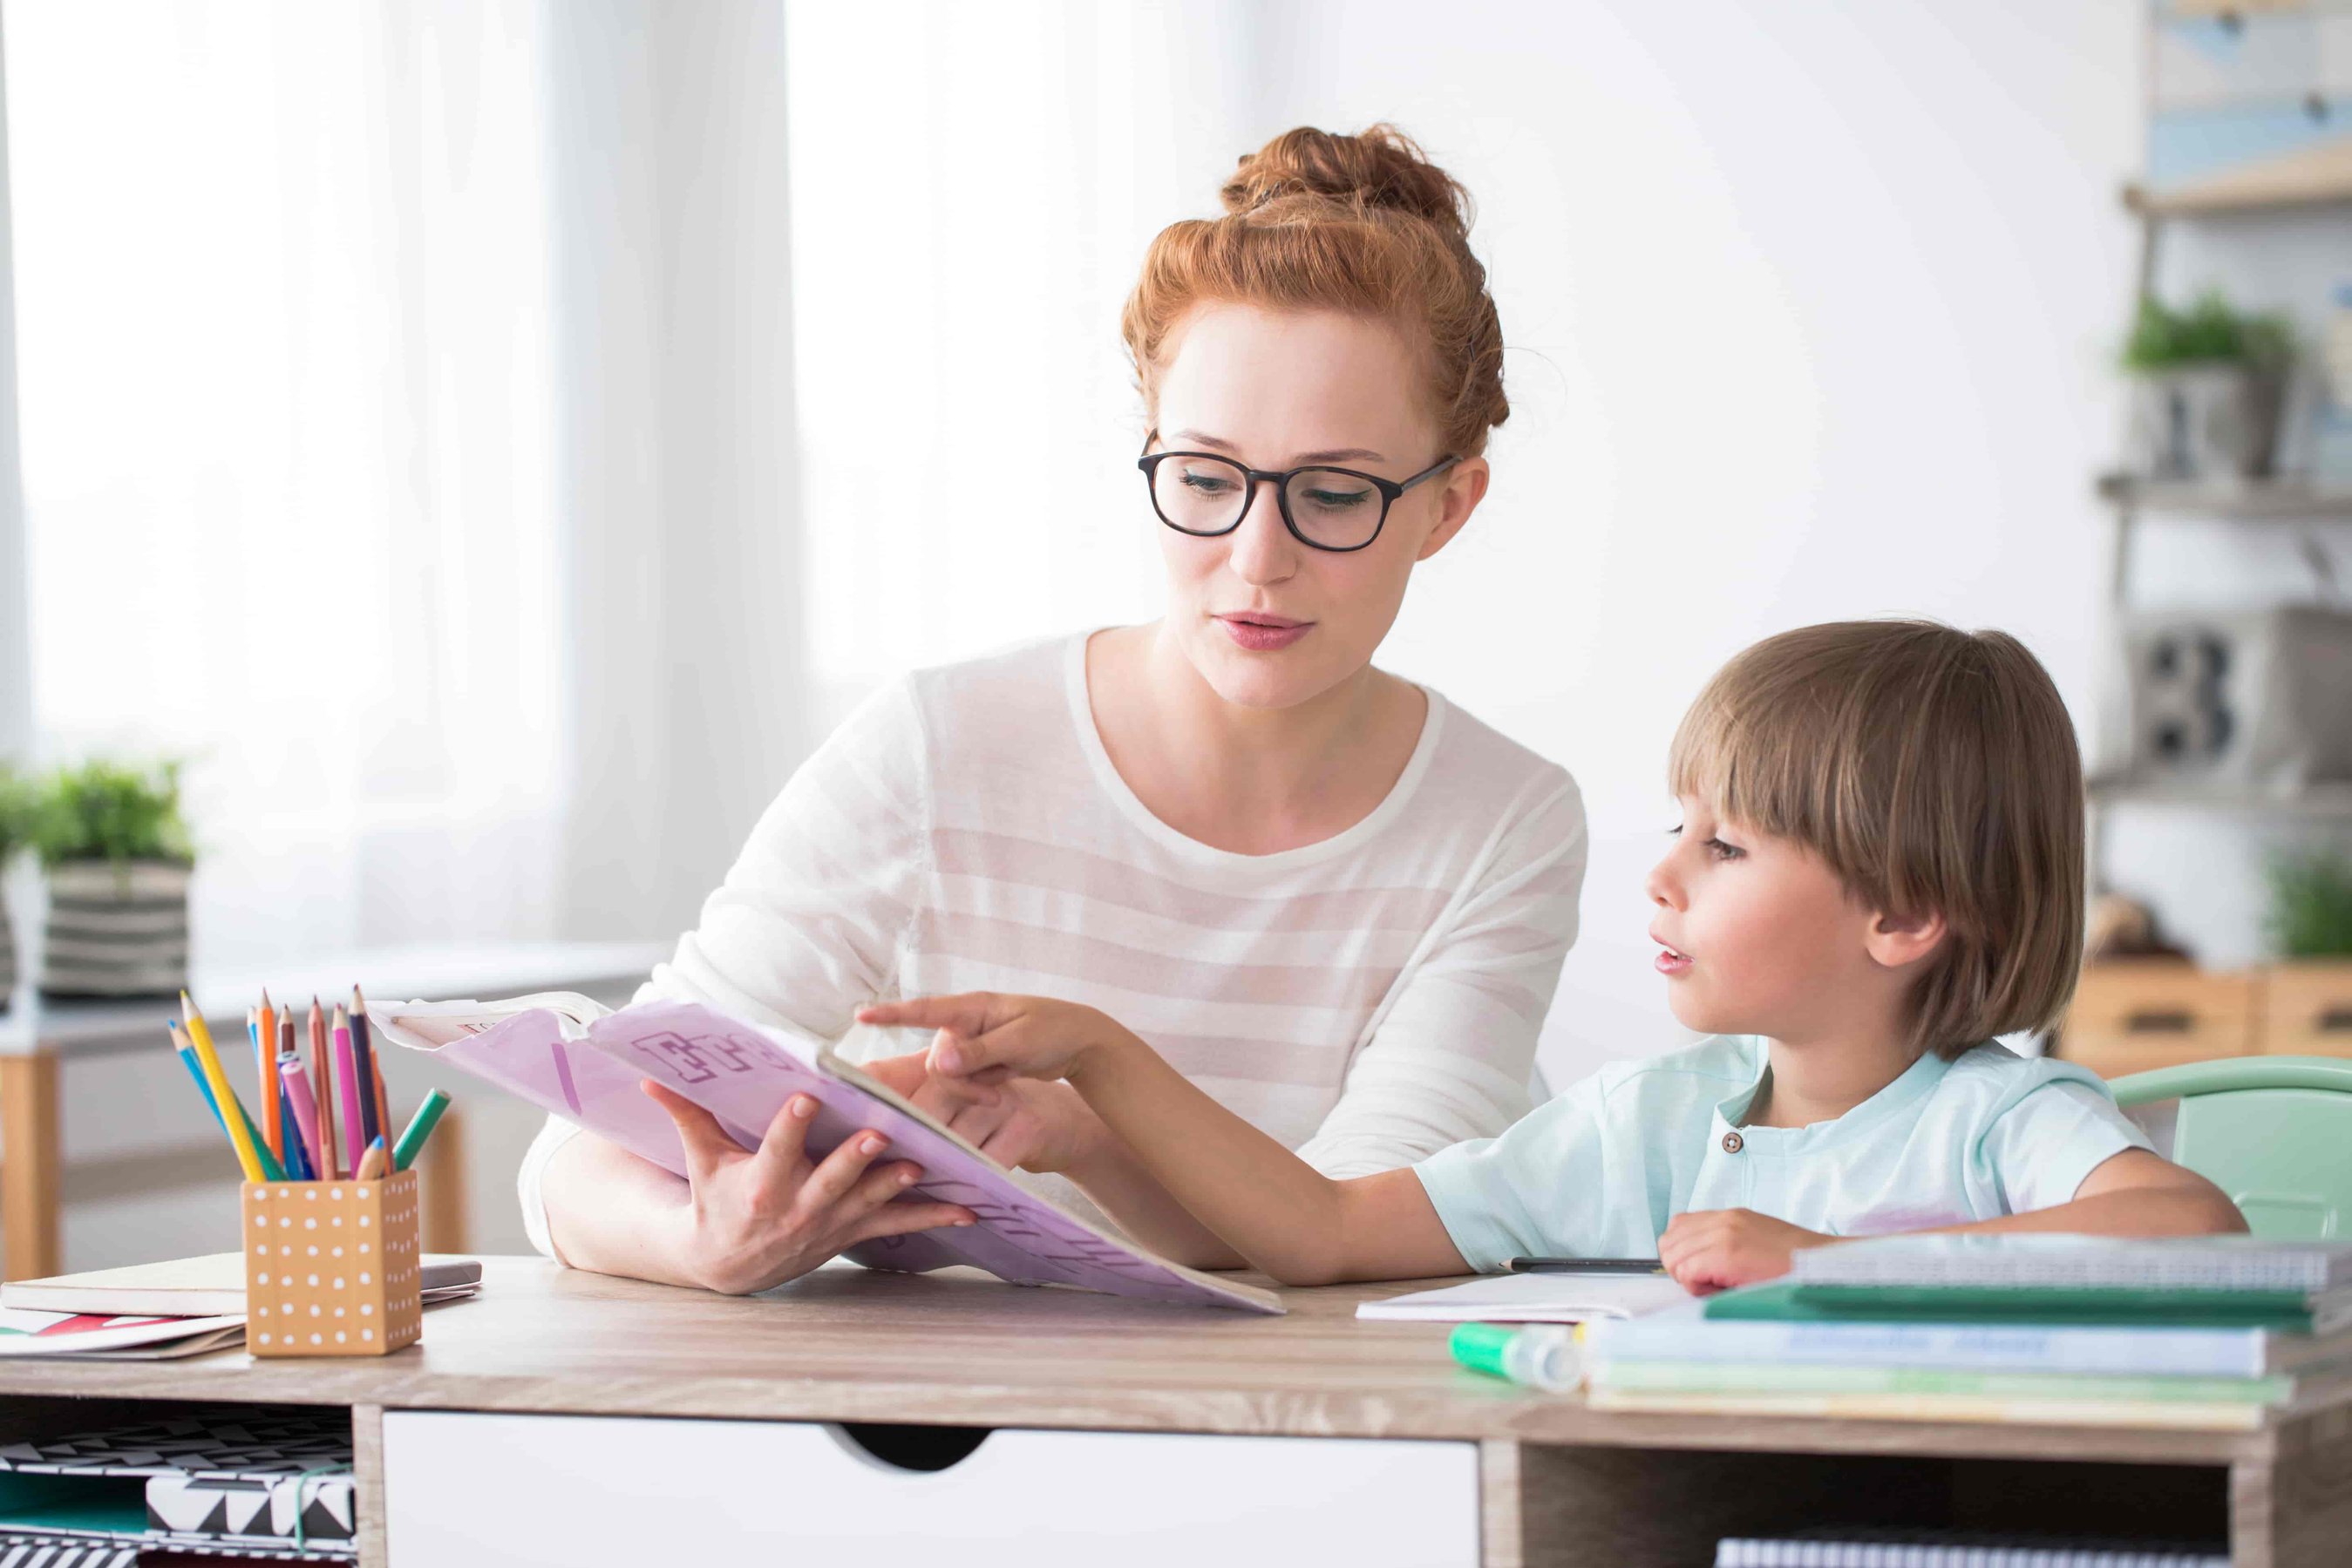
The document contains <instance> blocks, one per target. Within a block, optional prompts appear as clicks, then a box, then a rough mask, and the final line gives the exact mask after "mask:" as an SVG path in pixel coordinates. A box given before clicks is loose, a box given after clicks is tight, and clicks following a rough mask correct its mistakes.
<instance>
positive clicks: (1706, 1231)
mask: <svg viewBox="0 0 2352 1568" xmlns="http://www.w3.org/2000/svg"><path fill="white" fill-rule="evenodd" d="M1836 1239H1837V1238H1835V1237H1833V1236H1823V1235H1822V1233H1821V1232H1819V1231H1817V1230H1807V1229H1805V1228H1803V1227H1802V1226H1797V1225H1790V1223H1788V1221H1786V1220H1782V1219H1773V1218H1769V1217H1768V1216H1766V1215H1761V1214H1759V1213H1757V1212H1756V1211H1755V1210H1754V1209H1752V1208H1708V1209H1697V1210H1694V1211H1692V1212H1691V1213H1688V1214H1677V1215H1675V1217H1674V1218H1672V1219H1670V1220H1668V1221H1666V1233H1665V1234H1664V1235H1663V1236H1661V1237H1659V1238H1658V1261H1659V1262H1661V1263H1664V1265H1665V1266H1666V1272H1667V1273H1668V1274H1670V1275H1672V1276H1673V1277H1674V1279H1675V1282H1676V1283H1677V1284H1679V1285H1681V1286H1682V1287H1683V1289H1685V1290H1686V1291H1689V1292H1690V1293H1691V1294H1692V1295H1694V1296H1704V1295H1709V1294H1712V1293H1713V1292H1715V1291H1727V1290H1729V1289H1731V1287H1733V1286H1734V1285H1748V1284H1753V1283H1755V1282H1756V1281H1759V1280H1777V1279H1779V1278H1780V1276H1781V1275H1783V1274H1785V1273H1787V1272H1788V1271H1789V1260H1790V1257H1791V1256H1792V1255H1793V1254H1794V1253H1795V1252H1796V1251H1797V1250H1798V1249H1800V1248H1804V1247H1821V1246H1824V1245H1826V1244H1828V1243H1829V1242H1832V1241H1834V1240H1836Z"/></svg>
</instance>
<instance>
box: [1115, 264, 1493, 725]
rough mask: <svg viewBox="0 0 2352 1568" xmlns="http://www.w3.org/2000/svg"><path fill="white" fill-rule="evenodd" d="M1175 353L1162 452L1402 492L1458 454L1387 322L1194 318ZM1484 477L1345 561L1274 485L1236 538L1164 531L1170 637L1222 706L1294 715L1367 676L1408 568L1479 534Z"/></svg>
mask: <svg viewBox="0 0 2352 1568" xmlns="http://www.w3.org/2000/svg"><path fill="white" fill-rule="evenodd" d="M1173 338H1174V341H1175V350H1174V354H1173V357H1172V358H1171V360H1170V361H1168V363H1167V364H1166V366H1165V367H1164V368H1163V369H1162V371H1161V372H1160V408H1159V418H1158V422H1157V428H1158V431H1159V439H1158V440H1157V441H1156V442H1155V443H1154V444H1153V445H1152V448H1151V449H1152V450H1153V451H1155V452H1208V453H1213V454H1214V455H1218V456H1221V457H1230V458H1233V459H1234V461H1236V462H1238V463H1241V464H1243V465H1246V466H1248V467H1251V468H1257V469H1265V470H1281V469H1288V468H1296V467H1300V466H1303V465H1309V464H1329V465H1333V466H1336V467H1341V468H1352V469H1355V470H1357V471H1359V472H1360V473H1365V474H1377V475H1379V476H1381V477H1382V478H1384V479H1391V480H1396V481H1399V482H1402V481H1403V480H1406V479H1410V478H1412V476H1414V475H1416V474H1418V473H1420V472H1421V471H1422V470H1423V469H1424V468H1426V467H1428V466H1429V465H1431V464H1433V463H1434V462H1436V461H1437V460H1438V459H1439V458H1440V457H1443V456H1445V455H1447V454H1445V453H1444V452H1441V451H1440V450H1439V449H1438V442H1439V434H1438V430H1437V425H1436V423H1435V421H1434V420H1433V419H1432V418H1431V417H1430V416H1429V414H1428V413H1427V412H1426V411H1425V409H1424V407H1423V400H1422V398H1421V397H1420V396H1419V395H1418V394H1419V388H1418V381H1419V378H1420V375H1421V370H1420V367H1419V366H1418V365H1417V364H1416V363H1415V362H1414V357H1413V355H1412V351H1411V350H1409V349H1408V348H1407V346H1406V344H1405V342H1404V340H1403V339H1402V336H1401V335H1400V334H1399V333H1398V332H1397V331H1396V330H1395V329H1392V328H1391V327H1389V326H1387V325H1386V324H1384V323H1381V322H1378V321H1369V320H1365V319H1360V318H1358V317H1352V316H1343V315H1339V314H1338V313H1336V312H1331V311H1320V310H1318V311H1306V312H1292V311H1275V310H1268V309H1265V308H1261V307H1258V306H1254V305H1228V304H1213V305H1203V306H1199V307H1196V308H1194V309H1193V310H1192V313H1191V314H1190V315H1189V316H1187V317H1186V319H1185V320H1184V322H1183V324H1182V325H1181V326H1180V327H1179V328H1178V329H1177V330H1176V332H1175V333H1174V334H1173ZM1486 473H1487V470H1486V463H1485V461H1484V460H1483V459H1477V458H1472V459H1470V460H1467V461H1465V462H1463V463H1459V464H1456V465H1454V466H1453V467H1452V468H1449V469H1447V470H1446V471H1445V472H1444V473H1443V474H1440V475H1437V476H1433V477H1431V478H1429V479H1427V480H1424V481H1423V483H1421V484H1419V485H1417V486H1414V487H1413V488H1412V489H1411V490H1408V491H1406V492H1405V493H1404V495H1402V496H1401V497H1398V498H1397V500H1396V503H1395V504H1394V505H1393V506H1391V507H1390V508H1389V514H1388V521H1387V522H1386V523H1385V524H1384V525H1383V526H1382V527H1381V531H1380V537H1379V538H1376V539H1374V540H1373V542H1372V543H1371V544H1370V546H1369V547H1367V548H1365V549H1359V550H1353V551H1349V552H1347V553H1336V552H1333V551H1329V550H1320V549H1314V548H1312V547H1311V546H1308V545H1306V544H1303V543H1301V542H1300V541H1299V540H1298V539H1297V538H1296V537H1294V536H1293V535H1292V534H1291V532H1290V531H1289V530H1288V529H1287V528H1285V527H1284V526H1283V521H1282V510H1281V507H1280V506H1279V505H1278V504H1277V500H1276V495H1275V486H1272V485H1268V484H1261V485H1259V486H1257V493H1256V495H1255V497H1254V498H1253V499H1252V501H1251V503H1250V509H1249V512H1248V514H1247V515H1246V516H1245V517H1243V519H1242V523H1241V526H1240V527H1239V528H1235V529H1234V531H1233V532H1231V533H1229V534H1223V535H1220V536H1218V537H1215V538H1194V537H1192V536H1190V535H1186V534H1181V533H1178V532H1177V531H1176V530H1175V529H1173V528H1160V530H1159V533H1160V554H1161V558H1162V559H1164V560H1165V561H1166V562H1167V566H1168V621H1167V625H1168V628H1169V630H1170V631H1171V632H1172V633H1173V634H1174V636H1175V638H1176V640H1177V642H1178V643H1179V644H1180V645H1181V647H1182V649H1183V651H1184V653H1185V656H1186V657H1187V658H1188V659H1190V660H1191V661H1192V666H1193V667H1194V668H1195V669H1197V670H1198V671H1199V672H1200V674H1201V676H1202V679H1203V680H1205V681H1207V682H1208V683H1209V685H1211V686H1212V687H1213V688H1214V689H1215V691H1216V692H1217V694H1218V695H1221V696H1223V698H1224V699H1225V700H1226V701H1228V702H1231V703H1236V704H1239V705H1241V706H1244V707H1259V708H1285V707H1290V706H1295V705H1297V704H1299V703H1302V702H1305V701H1307V700H1308V699H1309V698H1311V697H1315V696H1319V695H1322V694H1323V693H1325V692H1328V691H1329V690H1331V689H1332V688H1333V687H1334V686H1336V685H1339V684H1340V683H1341V682H1343V681H1345V680H1347V679H1348V678H1349V677H1350V676H1352V675H1354V674H1357V673H1358V672H1359V671H1360V670H1362V669H1363V668H1364V667H1365V666H1366V665H1367V664H1370V662H1371V658H1372V651H1373V650H1374V649H1376V648H1378V647H1379V646H1380V644H1381V638H1383V637H1385V636H1387V635H1388V630H1389V627H1390V625H1391V623H1392V622H1394V621H1395V620H1396V613H1397V607H1398V606H1399V605H1400V604H1402V602H1403V601H1404V585H1405V580H1406V579H1407V578H1409V577H1410V576H1412V568H1413V563H1414V562H1415V561H1419V560H1423V559H1427V558H1428V557H1430V556H1433V555H1434V554H1436V553H1437V551H1438V550H1439V549H1442V548H1443V547H1444V544H1445V542H1446V541H1447V540H1448V539H1450V538H1453V537H1454V534H1455V533H1457V532H1458V531H1460V529H1461V527H1462V525H1463V524H1464V523H1465V522H1466V521H1468V520H1469V517H1470V513H1471V511H1472V509H1473V508H1475V507H1476V506H1477V504H1478V501H1479V498H1480V497H1483V496H1484V495H1485V494H1486ZM1373 505H1374V506H1375V507H1377V505H1378V502H1377V500H1375V501H1374V502H1373ZM1301 520H1302V523H1303V522H1304V521H1305V519H1304V518H1302V519H1301Z"/></svg>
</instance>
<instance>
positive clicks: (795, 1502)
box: [383, 1410, 1478, 1568]
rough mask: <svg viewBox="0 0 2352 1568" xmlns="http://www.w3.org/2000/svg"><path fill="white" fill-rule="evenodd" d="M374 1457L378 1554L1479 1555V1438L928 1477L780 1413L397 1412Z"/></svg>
mask: <svg viewBox="0 0 2352 1568" xmlns="http://www.w3.org/2000/svg"><path fill="white" fill-rule="evenodd" d="M383 1472H384V1479H383V1489H384V1510H385V1519H386V1521H387V1522H386V1530H387V1533H388V1536H389V1547H390V1555H391V1563H392V1568H469V1565H471V1564H475V1563H483V1564H488V1563H499V1564H518V1563H550V1564H555V1563H561V1564H564V1565H566V1568H578V1565H588V1564H614V1565H616V1568H617V1565H618V1564H623V1563H631V1564H635V1563H685V1562H703V1563H713V1564H718V1563H729V1562H735V1561H745V1562H751V1561H763V1562H767V1561H775V1562H781V1561H782V1558H778V1557H776V1556H775V1555H774V1548H776V1547H778V1546H786V1545H790V1546H806V1547H811V1548H818V1549H823V1548H827V1547H836V1548H843V1549H845V1552H844V1553H843V1554H842V1555H838V1556H836V1555H834V1554H833V1553H831V1552H823V1551H822V1550H820V1551H814V1552H810V1553H809V1554H807V1555H805V1556H802V1555H799V1554H795V1555H794V1556H793V1561H794V1562H808V1563H820V1562H840V1563H856V1564H857V1568H897V1565H898V1564H901V1563H905V1564H915V1563H920V1564H923V1565H925V1568H937V1565H938V1564H940V1563H955V1564H957V1568H999V1565H1003V1568H1016V1565H1017V1568H1058V1565H1060V1564H1065V1563H1069V1564H1076V1563H1086V1564H1090V1565H1091V1564H1098V1563H1107V1562H1108V1563H1118V1564H1119V1565H1120V1568H1162V1565H1163V1564H1164V1565H1166V1568H1202V1564H1203V1563H1212V1564H1214V1565H1215V1568H1250V1565H1254V1564H1258V1563H1265V1564H1282V1565H1284V1568H1288V1565H1290V1564H1295V1563H1315V1562H1325V1563H1361V1564H1365V1565H1367V1568H1369V1565H1370V1564H1375V1563H1377V1564H1382V1565H1384V1568H1385V1565H1388V1564H1423V1563H1428V1564H1462V1565H1464V1568H1469V1565H1471V1564H1475V1563H1476V1562H1477V1560H1478V1450H1477V1446H1476V1445H1475V1444H1473V1443H1435V1442H1383V1441H1377V1440H1368V1439H1360V1438H1339V1437H1194V1436H1170V1435H1162V1434H1156V1433H1138V1432H1041V1431H1025V1430H1006V1431H999V1432H995V1433H992V1434H991V1435H990V1436H989V1437H988V1438H987V1440H986V1441H984V1442H983V1443H982V1444H981V1446H980V1447H979V1448H978V1449H977V1450H976V1451H974V1452H973V1453H972V1454H971V1455H970V1457H968V1458H964V1459H962V1460H961V1461H960V1462H959V1463H957V1464H955V1465H953V1466H952V1467H950V1468H949V1469H943V1470H938V1471H933V1472H928V1473H927V1472H922V1471H916V1470H908V1469H899V1468H898V1467H896V1466H892V1465H888V1464H886V1463H884V1462H882V1461H880V1460H877V1459H876V1458H873V1457H871V1456H870V1455H869V1454H867V1453H866V1452H864V1451H863V1450H861V1449H859V1448H856V1447H855V1446H854V1445H853V1444H851V1443H850V1442H849V1441H848V1440H847V1439H846V1438H845V1437H843V1436H842V1435H841V1434H840V1433H838V1432H837V1431H836V1430H835V1429H834V1428H832V1427H824V1426H816V1425H804V1424H801V1423H794V1422H754V1421H700V1420H695V1421H688V1420H665V1419H653V1418H645V1417H637V1416H500V1415H474V1414H466V1413H456V1412H442V1411H404V1410H393V1411H387V1412H385V1414H384V1417H383ZM739 1554H740V1555H739Z"/></svg>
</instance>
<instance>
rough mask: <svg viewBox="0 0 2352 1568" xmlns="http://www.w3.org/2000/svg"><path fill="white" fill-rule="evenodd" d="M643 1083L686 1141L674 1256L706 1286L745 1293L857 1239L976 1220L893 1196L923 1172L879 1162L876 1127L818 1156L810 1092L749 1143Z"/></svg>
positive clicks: (794, 1274)
mask: <svg viewBox="0 0 2352 1568" xmlns="http://www.w3.org/2000/svg"><path fill="white" fill-rule="evenodd" d="M638 1087H639V1088H641V1089H643V1090H644V1091H645V1092H646V1094H648V1095H649V1096H651V1097H652V1098H653V1100H654V1102H655V1103H656V1104H658V1105H660V1106H661V1108H662V1109H663V1110H665V1111H667V1112H668V1113H669V1117H670V1120H671V1121H673V1122H675V1123H677V1135H678V1139H679V1141H680V1142H681V1143H682V1144H684V1145H685V1146H686V1176H687V1183H688V1187H689V1188H690V1189H691V1197H690V1199H689V1201H688V1204H687V1205H686V1207H684V1209H683V1210H681V1211H680V1212H681V1214H682V1216H683V1219H682V1223H683V1224H684V1226H685V1231H684V1234H683V1235H682V1236H681V1237H679V1238H678V1239H677V1259H678V1262H679V1265H680V1267H681V1269H682V1270H683V1271H684V1272H685V1273H686V1275H687V1276H688V1278H690V1279H691V1280H693V1281H695V1282H696V1283H697V1284H699V1285H701V1286H702V1287H703V1288H704V1289H706V1290H711V1291H722V1292H724V1293H725V1294H728V1295H730V1296H740V1295H749V1294H750V1293H751V1292H752V1291H764V1290H767V1289H768V1288H770V1287H771V1286H773V1285H781V1284H782V1283H783V1282H784V1281H787V1280H791V1279H796V1278H798V1277H799V1276H800V1275H803V1274H805V1273H807V1272H808V1271H809V1270H811V1269H814V1268H815V1267H816V1266H817V1265H818V1264H820V1263H823V1262H824V1261H825V1260H828V1259H830V1258H832V1257H833V1256H834V1255H835V1254H836V1253H838V1252H840V1251H842V1250H843V1249H846V1248H850V1247H855V1246H856V1245H857V1244H858V1243H859V1242H861V1241H871V1240H873V1239H875V1238H877V1237H879V1236H903V1235H905V1234H907V1233H908V1231H913V1230H930V1229H934V1228H939V1227H940V1226H963V1225H970V1224H971V1222H972V1214H971V1210H970V1209H968V1208H964V1207H960V1206H958V1205H956V1204H952V1203H930V1202H926V1201H922V1200H919V1199H918V1200H913V1201H908V1202H904V1203H900V1202H894V1201H893V1199H896V1198H898V1197H899V1195H900V1194H902V1193H904V1192H905V1191H906V1190H907V1189H908V1187H910V1186H913V1185H914V1184H915V1183H916V1182H917V1181H919V1180H920V1179H921V1178H922V1174H923V1173H922V1171H921V1170H920V1168H919V1167H918V1166H914V1165H912V1164H910V1163H908V1162H907V1161H904V1160H893V1161H891V1162H890V1163H889V1164H887V1165H881V1166H877V1165H876V1164H875V1163H874V1162H875V1160H876V1158H877V1156H879V1155H881V1153H882V1150H883V1147H884V1145H886V1144H887V1142H888V1140H887V1139H886V1138H884V1137H883V1136H882V1134H879V1133H859V1134H856V1135H855V1136H853V1137H851V1138H849V1139H847V1140H846V1141H845V1142H844V1143H843V1144H842V1145H841V1146H840V1147H839V1148H837V1149H835V1150H834V1151H833V1153H831V1154H829V1155H826V1156H825V1157H824V1160H823V1161H821V1162H818V1163H814V1164H812V1163H811V1162H810V1160H809V1158H808V1155H807V1144H808V1130H809V1124H810V1123H811V1122H812V1121H813V1120H814V1118H815V1116H816V1102H815V1101H814V1099H812V1098H811V1097H810V1096H808V1095H806V1094H795V1095H793V1097H792V1098H791V1099H789V1100H787V1101H785V1102H784V1103H783V1105H782V1108H781V1109H779V1110H778V1111H777V1112H776V1119H775V1120H774V1121H772V1122H771V1123H770V1124H768V1131H767V1134H766V1136H764V1137H762V1138H761V1140H760V1146H759V1147H758V1148H756V1149H751V1150H746V1149H744V1148H743V1147H742V1146H741V1145H739V1144H737V1143H736V1142H735V1140H734V1139H733V1138H730V1137H729V1136H728V1135H727V1134H726V1132H725V1131H724V1130H723V1129H721V1128H720V1126H719V1122H718V1119H717V1118H716V1117H714V1116H712V1115H711V1114H710V1113H709V1112H708V1111H706V1110H704V1109H703V1108H702V1107H701V1106H699V1105H698V1104H696V1103H694V1102H693V1101H691V1100H688V1099H687V1098H686V1097H685V1096H683V1095H681V1094H678V1093H677V1092H673V1091H672V1090H670V1089H668V1088H666V1087H665V1086H663V1085H662V1084H659V1083H656V1082H653V1081H652V1080H651V1079H647V1080H646V1081H645V1082H642V1083H640V1084H639V1085H638Z"/></svg>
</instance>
